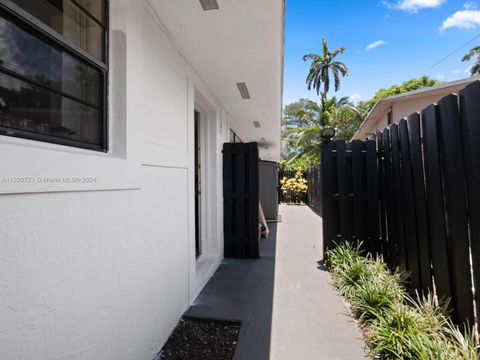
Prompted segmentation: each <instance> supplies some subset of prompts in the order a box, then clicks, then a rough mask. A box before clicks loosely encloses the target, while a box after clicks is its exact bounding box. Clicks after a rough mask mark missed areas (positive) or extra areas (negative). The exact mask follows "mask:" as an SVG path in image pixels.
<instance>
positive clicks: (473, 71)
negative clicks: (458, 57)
mask: <svg viewBox="0 0 480 360" xmlns="http://www.w3.org/2000/svg"><path fill="white" fill-rule="evenodd" d="M474 56H477V61H475V64H473V65H472V67H471V68H470V75H471V76H475V75H480V46H475V47H474V48H473V49H470V51H469V52H468V53H467V54H466V55H465V56H464V57H463V59H462V61H470V59H471V58H472V57H474Z"/></svg>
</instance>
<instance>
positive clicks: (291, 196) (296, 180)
mask: <svg viewBox="0 0 480 360" xmlns="http://www.w3.org/2000/svg"><path fill="white" fill-rule="evenodd" d="M280 184H281V189H282V193H283V195H284V196H285V198H286V200H287V202H288V203H290V204H299V203H301V202H302V200H303V199H304V197H305V194H306V193H307V189H308V185H307V180H305V179H304V178H303V177H302V172H301V171H297V172H296V173H295V177H293V178H287V177H284V178H283V179H282V180H280Z"/></svg>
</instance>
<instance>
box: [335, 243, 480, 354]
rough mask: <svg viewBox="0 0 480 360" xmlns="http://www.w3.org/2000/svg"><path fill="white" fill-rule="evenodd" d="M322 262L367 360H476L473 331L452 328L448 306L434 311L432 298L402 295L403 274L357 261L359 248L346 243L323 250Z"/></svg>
mask: <svg viewBox="0 0 480 360" xmlns="http://www.w3.org/2000/svg"><path fill="white" fill-rule="evenodd" d="M326 261H327V265H328V267H329V269H330V271H331V273H332V283H333V285H334V286H335V287H336V288H337V290H338V292H339V293H340V294H341V295H343V296H344V297H345V299H346V300H347V301H348V302H349V304H350V307H351V310H352V314H353V315H354V316H355V317H356V318H357V319H358V320H359V322H360V323H361V324H362V326H363V329H364V333H365V341H366V343H367V345H368V346H369V349H370V353H371V355H372V356H373V358H375V359H419V360H430V359H439V360H456V359H461V360H479V355H478V349H477V344H476V338H475V333H474V331H473V330H472V331H467V330H465V331H462V329H460V328H459V327H457V326H455V325H454V324H453V323H452V321H451V320H450V318H449V316H448V312H447V310H446V309H447V305H448V303H444V304H442V306H439V305H438V304H437V303H436V300H435V298H434V296H433V295H432V294H427V295H425V296H419V295H418V294H417V295H416V297H415V298H414V297H412V296H410V295H408V293H407V292H406V291H405V286H404V284H405V283H406V280H407V278H408V274H407V273H406V272H404V271H402V270H399V269H396V270H395V271H394V272H391V271H390V270H389V269H388V267H387V266H386V264H385V263H384V262H383V259H382V258H381V257H376V258H374V257H372V256H371V255H370V254H367V255H366V256H363V254H362V249H361V244H350V243H348V242H344V243H342V244H340V245H337V246H336V247H335V248H334V249H331V250H328V251H327V253H326Z"/></svg>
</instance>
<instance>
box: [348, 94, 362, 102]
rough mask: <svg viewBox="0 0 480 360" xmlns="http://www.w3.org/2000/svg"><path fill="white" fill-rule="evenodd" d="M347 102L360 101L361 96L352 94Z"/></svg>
mask: <svg viewBox="0 0 480 360" xmlns="http://www.w3.org/2000/svg"><path fill="white" fill-rule="evenodd" d="M348 98H349V100H351V101H360V100H362V95H360V94H358V93H353V94H352V95H350V96H349V97H348Z"/></svg>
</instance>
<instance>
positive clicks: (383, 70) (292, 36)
mask: <svg viewBox="0 0 480 360" xmlns="http://www.w3.org/2000/svg"><path fill="white" fill-rule="evenodd" d="M479 34H480V2H478V3H475V2H466V1H461V0H391V1H382V0H287V11H286V33H285V80H284V104H288V103H290V102H293V101H296V100H298V99H299V98H302V97H304V98H310V99H318V97H317V95H316V93H315V92H314V91H308V90H307V88H306V85H305V77H306V75H307V73H308V68H309V64H308V63H305V62H303V60H302V56H303V55H304V54H307V53H311V52H314V53H321V39H322V38H323V37H325V38H327V39H328V42H329V45H330V48H331V49H332V50H333V49H335V48H337V47H339V46H344V47H345V48H346V50H345V53H344V54H343V55H341V56H340V57H339V60H341V61H343V62H344V63H345V64H346V65H347V66H348V68H349V71H350V74H349V76H348V77H345V78H343V79H342V86H341V89H340V91H339V92H338V93H337V95H338V96H352V95H353V96H352V99H353V100H358V99H361V100H367V99H369V98H370V97H371V96H372V95H373V94H374V92H375V91H376V90H377V89H379V88H382V87H383V88H385V87H388V86H390V85H392V84H395V83H401V82H402V81H404V80H407V79H410V78H414V77H419V76H421V75H423V74H424V71H425V70H426V69H428V68H429V67H430V66H431V65H433V64H434V63H436V62H437V61H439V60H440V59H442V58H443V57H445V56H447V55H448V54H450V53H451V52H452V51H454V50H455V49H457V48H458V47H459V46H461V45H462V44H464V43H465V42H467V41H469V40H471V39H472V38H473V37H475V36H476V35H479ZM375 43H376V44H377V45H378V44H381V45H379V46H377V47H374V48H371V49H370V50H367V46H368V45H371V44H375ZM475 45H480V37H479V38H477V39H476V40H475V41H473V42H472V43H470V44H468V45H466V46H465V47H464V48H463V49H461V50H459V51H458V52H457V53H455V54H454V55H452V56H450V57H449V58H448V59H446V60H445V61H443V62H442V63H440V64H439V65H437V66H435V67H434V68H433V69H431V70H429V71H428V72H427V73H426V75H429V76H431V77H433V78H437V79H439V80H442V81H452V80H457V79H461V78H465V77H468V76H469V73H468V66H469V64H468V63H463V62H462V61H461V58H462V57H463V55H464V54H465V53H466V52H467V51H468V50H469V49H470V48H471V47H473V46H475ZM371 47H373V45H372V46H371ZM331 94H333V89H332V90H331Z"/></svg>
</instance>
